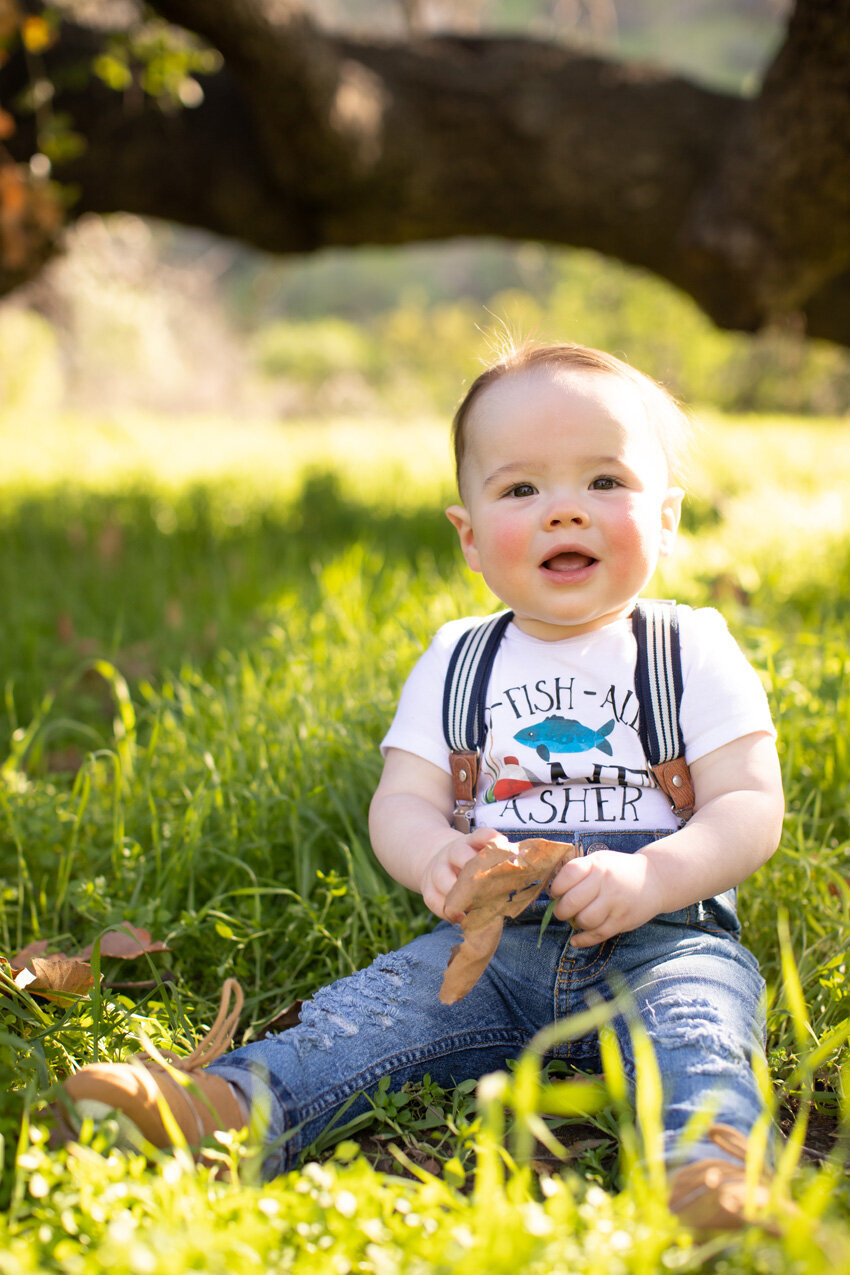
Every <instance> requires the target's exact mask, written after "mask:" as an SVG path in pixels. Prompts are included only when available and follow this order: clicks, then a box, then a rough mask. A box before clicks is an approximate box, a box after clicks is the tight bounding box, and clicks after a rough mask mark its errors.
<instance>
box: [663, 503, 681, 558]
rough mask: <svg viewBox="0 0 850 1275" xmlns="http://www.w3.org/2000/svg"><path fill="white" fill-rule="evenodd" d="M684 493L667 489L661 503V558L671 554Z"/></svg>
mask: <svg viewBox="0 0 850 1275" xmlns="http://www.w3.org/2000/svg"><path fill="white" fill-rule="evenodd" d="M684 495H685V493H684V491H683V490H682V488H681V487H668V488H667V493H666V495H665V497H664V499H663V501H662V502H661V550H660V551H661V556H662V557H667V555H668V554H670V553H672V552H673V543H674V541H675V539H676V532H677V531H678V530H679V519H680V518H681V517H682V500H683V499H684Z"/></svg>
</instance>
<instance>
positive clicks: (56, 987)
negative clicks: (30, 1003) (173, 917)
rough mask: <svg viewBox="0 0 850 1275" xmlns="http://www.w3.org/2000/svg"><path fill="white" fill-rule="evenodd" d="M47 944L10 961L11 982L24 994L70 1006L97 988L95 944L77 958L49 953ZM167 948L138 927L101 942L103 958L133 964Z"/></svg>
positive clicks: (38, 941) (129, 927) (35, 945)
mask: <svg viewBox="0 0 850 1275" xmlns="http://www.w3.org/2000/svg"><path fill="white" fill-rule="evenodd" d="M47 946H48V940H47V939H36V940H35V941H34V942H32V943H28V944H27V946H26V947H24V948H21V950H20V952H18V953H16V955H15V956H13V957H11V958H10V960H9V967H10V969H11V976H12V981H13V982H14V984H15V986H16V987H17V988H19V989H20V990H21V991H27V992H31V993H33V994H34V995H37V996H43V997H44V998H45V1000H54V1001H60V1002H62V1003H64V1004H67V1002H68V1001H69V999H70V998H71V997H73V996H81V995H83V994H84V993H85V992H87V991H89V989H90V988H91V987H93V986H94V975H93V973H92V968H91V963H90V962H91V955H92V952H93V950H94V944H93V943H89V944H88V946H87V947H84V948H83V950H82V951H81V952H78V953H77V954H76V956H68V955H67V953H65V952H51V953H50V954H48V953H47ZM170 951H171V949H170V948H169V947H168V946H167V944H165V943H162V942H160V940H159V939H155V940H154V939H151V936H150V934H149V933H148V931H147V930H142V929H139V928H137V927H136V926H135V925H123V926H122V927H121V929H120V930H108V931H107V932H106V934H104V935H103V936H102V938H101V941H100V954H101V956H108V957H118V958H120V959H122V960H133V959H134V958H136V957H139V956H144V955H145V953H147V952H170Z"/></svg>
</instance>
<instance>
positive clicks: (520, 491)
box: [505, 483, 537, 499]
mask: <svg viewBox="0 0 850 1275" xmlns="http://www.w3.org/2000/svg"><path fill="white" fill-rule="evenodd" d="M536 494H537V488H536V487H534V486H533V485H532V484H531V483H514V485H513V487H509V488H508V490H507V491H506V492H505V495H506V496H517V497H519V498H520V499H521V498H522V497H523V496H534V495H536Z"/></svg>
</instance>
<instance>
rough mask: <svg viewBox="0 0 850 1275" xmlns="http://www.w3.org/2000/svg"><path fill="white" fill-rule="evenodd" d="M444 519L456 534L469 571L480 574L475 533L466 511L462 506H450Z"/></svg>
mask: <svg viewBox="0 0 850 1275" xmlns="http://www.w3.org/2000/svg"><path fill="white" fill-rule="evenodd" d="M446 517H447V518H448V520H449V522H450V523H451V524H452V526H453V527H454V529H455V531H456V532H457V536H458V540H459V541H460V547H461V551H462V552H463V556H464V558H466V565H467V566H468V567H469V569H470V571H478V572H480V571H481V562H480V560H479V557H478V550H477V549H476V547H475V532H474V531H473V530H472V519H471V518H470V516H469V513H468V511H467V510H466V509H464V507H463V505H450V506H449V508H448V509H447V510H446Z"/></svg>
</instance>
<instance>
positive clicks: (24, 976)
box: [12, 953, 94, 1003]
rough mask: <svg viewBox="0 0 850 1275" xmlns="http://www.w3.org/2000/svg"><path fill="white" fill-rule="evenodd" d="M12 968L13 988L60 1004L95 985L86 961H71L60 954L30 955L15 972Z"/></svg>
mask: <svg viewBox="0 0 850 1275" xmlns="http://www.w3.org/2000/svg"><path fill="white" fill-rule="evenodd" d="M12 968H13V970H14V979H15V986H16V987H19V988H20V989H21V990H22V991H24V990H26V991H28V992H31V993H34V994H35V995H37V996H43V997H44V998H45V1000H52V1001H59V1002H60V1003H66V1002H67V1001H68V1000H70V999H72V998H73V997H75V996H82V995H83V994H84V993H85V992H87V991H88V990H89V988H90V987H92V985H93V984H94V978H93V977H92V972H91V966H90V965H89V964H88V962H87V961H78V960H74V959H73V958H69V957H67V956H63V955H61V954H59V953H54V954H53V955H52V956H32V957H30V960H29V963H28V964H27V965H25V966H24V967H23V968H21V969H18V970H15V967H14V965H13V967H12Z"/></svg>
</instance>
